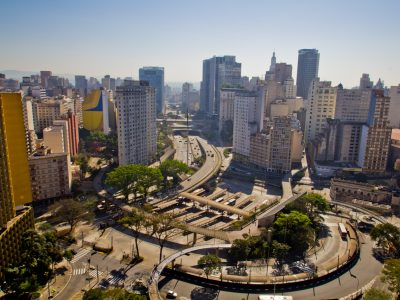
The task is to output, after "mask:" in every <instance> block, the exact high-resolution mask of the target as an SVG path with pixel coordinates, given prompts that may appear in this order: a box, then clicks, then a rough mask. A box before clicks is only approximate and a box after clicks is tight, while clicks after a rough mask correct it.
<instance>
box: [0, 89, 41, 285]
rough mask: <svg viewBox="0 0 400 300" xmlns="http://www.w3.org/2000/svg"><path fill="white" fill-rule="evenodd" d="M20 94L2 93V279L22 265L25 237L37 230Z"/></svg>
mask: <svg viewBox="0 0 400 300" xmlns="http://www.w3.org/2000/svg"><path fill="white" fill-rule="evenodd" d="M31 202H32V192H31V183H30V179H29V167H28V158H27V151H26V140H25V126H24V116H23V109H22V98H21V94H20V93H0V226H1V232H0V249H1V251H0V277H2V276H3V274H2V272H3V270H4V269H5V268H6V267H8V266H9V265H10V264H12V263H15V262H17V261H18V259H19V258H20V257H19V248H20V245H21V236H22V234H23V233H24V232H25V231H26V230H28V229H33V228H34V220H33V210H32V208H30V207H26V206H24V204H27V203H31Z"/></svg>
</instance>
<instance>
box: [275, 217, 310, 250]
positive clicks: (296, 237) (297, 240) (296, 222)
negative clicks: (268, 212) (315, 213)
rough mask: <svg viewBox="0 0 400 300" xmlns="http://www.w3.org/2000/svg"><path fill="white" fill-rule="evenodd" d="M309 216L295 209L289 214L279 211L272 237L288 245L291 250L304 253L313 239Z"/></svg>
mask: <svg viewBox="0 0 400 300" xmlns="http://www.w3.org/2000/svg"><path fill="white" fill-rule="evenodd" d="M311 224H312V223H311V220H310V218H309V217H308V216H307V215H306V214H303V213H301V212H298V211H296V210H293V211H291V212H290V213H289V214H284V213H281V214H279V215H278V218H277V219H276V220H275V222H274V226H273V228H274V231H273V234H274V238H275V239H276V240H277V241H278V242H280V243H285V244H288V245H289V246H290V249H291V252H292V253H296V254H302V253H304V252H305V251H306V250H307V249H308V248H309V245H310V243H311V241H312V240H313V239H314V231H313V229H312V227H311Z"/></svg>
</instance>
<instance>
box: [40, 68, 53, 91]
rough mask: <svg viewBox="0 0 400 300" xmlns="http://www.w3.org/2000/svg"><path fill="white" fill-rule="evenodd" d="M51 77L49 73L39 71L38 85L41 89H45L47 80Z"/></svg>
mask: <svg viewBox="0 0 400 300" xmlns="http://www.w3.org/2000/svg"><path fill="white" fill-rule="evenodd" d="M51 75H52V73H51V71H40V85H41V86H42V88H44V89H46V88H47V84H48V80H49V78H50V76H51Z"/></svg>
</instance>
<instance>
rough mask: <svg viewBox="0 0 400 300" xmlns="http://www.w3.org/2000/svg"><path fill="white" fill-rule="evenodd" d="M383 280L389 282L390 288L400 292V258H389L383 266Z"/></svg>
mask: <svg viewBox="0 0 400 300" xmlns="http://www.w3.org/2000/svg"><path fill="white" fill-rule="evenodd" d="M382 273H383V277H382V280H383V281H384V282H386V283H388V284H389V290H390V291H392V292H394V293H396V294H397V295H398V294H399V293H400V259H394V258H393V259H387V260H385V265H384V267H383V271H382Z"/></svg>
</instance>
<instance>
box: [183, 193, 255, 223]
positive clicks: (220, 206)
mask: <svg viewBox="0 0 400 300" xmlns="http://www.w3.org/2000/svg"><path fill="white" fill-rule="evenodd" d="M180 195H181V196H182V197H185V198H186V199H189V200H192V201H195V202H198V203H200V204H204V205H206V206H209V207H213V208H216V209H218V210H222V211H226V212H229V213H232V214H236V215H238V216H241V217H250V216H251V214H250V213H249V212H248V211H245V210H243V209H240V208H237V207H234V206H230V205H226V204H223V203H219V202H215V201H213V200H210V199H208V198H206V197H201V196H197V195H193V194H190V193H187V192H183V193H180Z"/></svg>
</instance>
